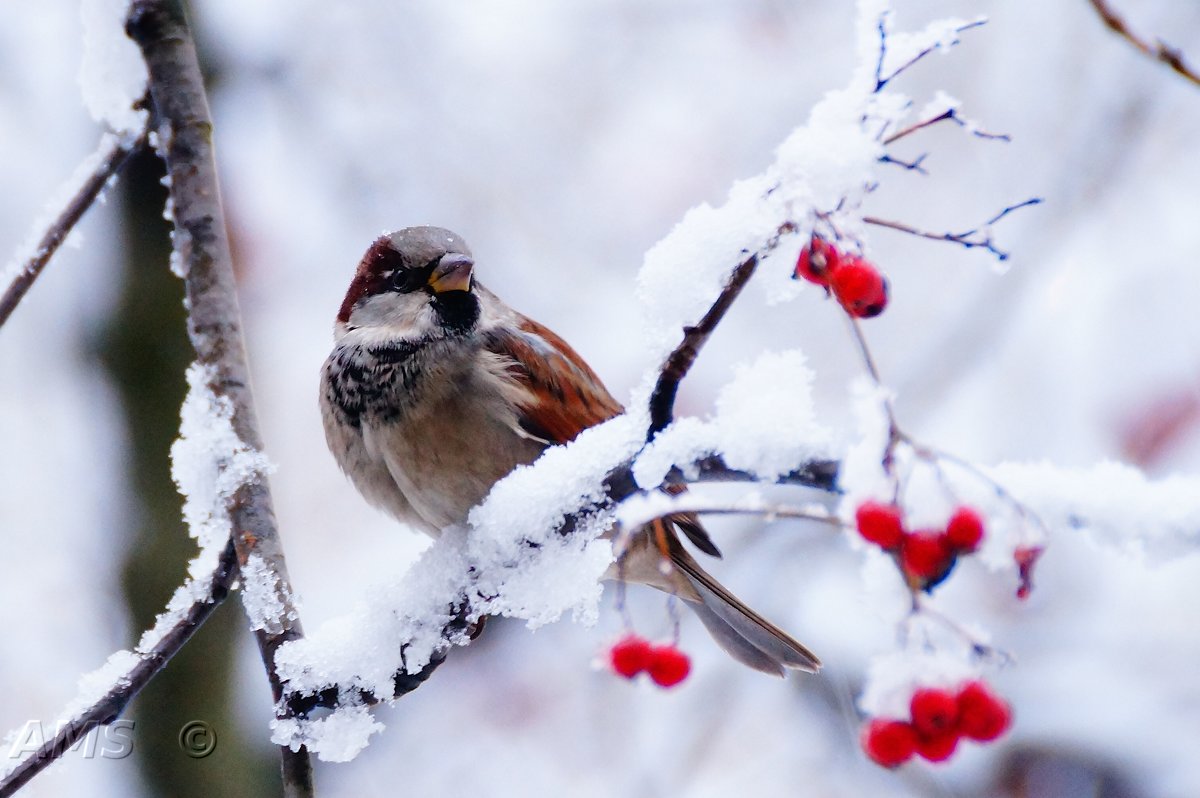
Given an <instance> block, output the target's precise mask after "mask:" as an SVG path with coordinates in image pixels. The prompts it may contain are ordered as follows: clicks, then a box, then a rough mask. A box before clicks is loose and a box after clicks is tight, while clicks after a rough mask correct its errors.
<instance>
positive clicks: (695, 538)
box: [484, 314, 721, 557]
mask: <svg viewBox="0 0 1200 798" xmlns="http://www.w3.org/2000/svg"><path fill="white" fill-rule="evenodd" d="M517 319H518V323H517V324H516V325H515V327H512V328H501V327H496V328H493V329H491V330H489V331H488V332H487V334H486V338H485V343H484V346H485V347H486V348H487V350H488V351H490V352H492V353H493V354H496V355H500V356H501V357H504V358H506V359H507V360H509V361H510V362H511V364H512V365H511V368H512V373H513V374H514V376H515V377H516V378H517V380H519V381H520V382H521V384H522V386H524V387H525V388H526V390H527V391H528V394H529V395H530V396H531V397H532V401H530V402H528V403H527V404H523V405H521V406H520V409H521V417H520V419H519V423H520V424H521V428H522V429H523V430H525V432H527V433H529V434H530V435H533V436H534V437H536V438H540V439H541V440H544V441H546V442H547V443H567V442H568V441H572V440H574V439H575V436H577V435H578V434H579V433H581V432H583V431H584V430H585V429H587V428H588V427H592V426H595V425H596V424H599V423H601V422H604V421H608V420H609V419H610V418H615V417H616V416H618V415H620V414H621V413H622V412H624V410H625V408H623V407H621V403H620V402H618V401H617V400H616V399H614V398H613V396H612V394H610V393H609V392H608V389H607V388H605V387H604V383H603V382H601V381H600V377H598V376H597V375H596V372H594V371H592V369H591V367H590V366H588V364H587V363H586V362H584V359H583V358H581V357H580V356H579V354H578V353H577V352H576V351H575V350H574V349H572V348H571V345H570V344H568V343H567V342H566V341H564V340H563V339H562V338H561V337H560V336H559V335H558V334H557V333H555V332H554V331H553V330H550V329H548V328H546V327H543V326H542V325H540V324H538V323H537V322H536V321H534V320H533V319H530V318H526V317H525V316H521V315H519V314H517ZM665 490H666V491H667V492H668V493H671V494H679V493H682V492H683V490H684V488H683V487H682V486H668V487H666V488H665ZM667 520H669V521H670V522H671V526H674V527H676V528H678V529H679V530H680V531H682V532H683V533H684V534H685V535H687V537H688V540H690V541H692V543H694V544H695V545H696V547H697V548H698V549H700V550H701V551H703V552H704V553H705V554H709V555H712V556H714V557H720V556H721V552H720V550H719V549H718V548H717V546H716V544H714V543H713V541H712V538H711V537H709V535H708V532H707V531H705V529H704V527H703V526H701V525H700V521H699V519H697V518H696V516H695V515H694V514H692V513H680V514H677V515H673V516H669V517H668V519H667ZM663 545H664V547H665V543H664V544H663ZM663 551H664V553H665V551H666V549H665V548H664V549H663Z"/></svg>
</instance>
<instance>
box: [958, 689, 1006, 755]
mask: <svg viewBox="0 0 1200 798" xmlns="http://www.w3.org/2000/svg"><path fill="white" fill-rule="evenodd" d="M1011 725H1012V709H1010V708H1009V706H1008V704H1007V703H1006V702H1005V701H1004V699H1002V698H1000V696H998V695H996V694H995V693H993V692H992V689H991V688H990V687H988V686H987V685H986V684H984V683H983V682H981V681H973V682H967V684H966V685H964V686H963V688H962V689H961V690H959V692H958V728H959V731H960V732H962V735H963V736H964V737H970V738H971V739H972V740H978V741H979V742H981V743H986V742H990V741H992V740H995V739H996V738H997V737H999V736H1000V735H1002V734H1004V732H1006V731H1008V727H1009V726H1011Z"/></svg>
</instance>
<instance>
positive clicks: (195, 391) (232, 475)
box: [171, 363, 272, 578]
mask: <svg viewBox="0 0 1200 798" xmlns="http://www.w3.org/2000/svg"><path fill="white" fill-rule="evenodd" d="M216 379H217V377H216V372H215V371H214V370H213V369H212V368H211V367H208V366H205V365H204V364H201V363H193V364H192V365H191V366H189V367H188V370H187V383H188V394H187V397H186V398H185V399H184V402H183V409H182V410H181V412H180V416H181V417H180V425H179V438H178V440H176V441H175V443H174V444H172V446H171V477H172V478H173V479H174V480H175V485H176V486H177V487H178V488H179V492H180V494H181V495H182V496H183V498H184V501H183V518H184V520H185V521H186V522H187V525H188V533H189V534H190V535H191V536H192V537H194V538H196V541H197V542H198V543H199V544H200V548H201V551H202V553H203V552H209V553H211V554H212V555H213V557H216V556H217V555H218V554H219V553H220V551H221V548H222V547H223V546H224V545H225V542H226V541H227V540H229V535H230V520H229V505H230V502H231V501H233V498H234V495H235V494H236V493H237V491H238V490H239V489H240V488H242V487H243V486H244V485H248V484H251V483H253V482H255V481H257V480H259V479H262V478H264V477H265V476H266V475H267V474H268V473H270V471H271V470H272V465H271V462H270V461H269V460H268V459H267V456H266V455H264V454H263V453H262V452H260V451H258V450H257V449H254V448H252V447H250V446H247V445H246V444H245V443H244V442H243V441H242V439H241V438H239V437H238V434H237V433H236V432H235V431H234V429H233V423H232V419H233V405H232V404H231V403H230V401H229V399H228V398H227V397H224V396H218V395H217V394H216V393H214V392H213V390H212V388H211V387H210V386H211V384H212V383H213V382H215V380H216ZM198 559H199V558H198ZM209 565H211V563H208V562H203V563H200V562H197V561H193V563H192V565H191V566H190V567H189V569H188V572H189V573H190V574H191V575H192V577H193V578H201V577H203V576H206V575H207V574H209V573H211V572H212V568H211V567H208V566H209Z"/></svg>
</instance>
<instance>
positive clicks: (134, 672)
mask: <svg viewBox="0 0 1200 798" xmlns="http://www.w3.org/2000/svg"><path fill="white" fill-rule="evenodd" d="M237 574H238V566H237V553H236V551H235V549H234V546H233V541H230V542H229V543H227V544H226V546H225V550H224V551H223V552H222V553H221V558H220V560H219V561H218V563H217V567H216V569H215V570H214V571H213V573H212V575H211V576H210V577H209V580H208V586H207V589H206V590H205V591H204V592H205V598H204V599H203V600H200V601H196V602H195V603H193V604H192V605H191V606H190V607H189V608H188V609H187V611H186V612H185V613H184V614H183V615H182V616H181V617H180V618H179V620H178V621H177V622H176V623H175V625H174V626H173V627H171V629H170V630H168V631H167V633H166V634H164V635H163V636H162V637H161V638H159V640H158V641H157V642H156V643H155V644H154V646H153V647H152V648H151V649H150V650H149V651H146V652H142V651H139V652H137V653H138V657H139V659H138V663H137V664H136V665H135V666H134V667H133V668H132V669H130V670H129V672H128V673H126V674H125V675H123V676H122V677H121V678H120V679H118V680H117V681H116V682H115V683H114V684H113V686H112V688H110V689H109V691H108V692H107V693H105V694H104V696H103V697H101V698H100V699H99V700H98V701H96V702H95V703H93V704H92V705H91V706H90V707H88V708H87V709H86V710H84V711H83V712H81V713H80V714H78V715H76V716H75V717H73V718H71V719H70V722H69V723H65V724H63V725H62V727H61V728H60V729H59V730H58V732H57V733H56V734H55V735H54V737H52V738H51V739H49V740H47V741H45V742H44V743H43V744H42V746H41V747H40V748H38V750H37V751H36V752H34V753H33V754H31V755H30V756H29V757H27V758H26V759H25V760H24V761H22V762H21V763H20V764H18V765H17V766H16V767H15V768H14V769H13V770H12V772H10V773H9V774H8V775H7V776H6V777H5V778H4V780H3V781H0V798H8V796H10V795H13V794H15V793H16V792H17V790H19V789H21V787H23V786H24V785H25V783H26V782H28V781H29V780H30V779H32V778H33V777H34V776H36V775H37V774H38V773H40V772H41V771H43V770H45V769H46V768H47V767H48V766H49V765H50V764H51V763H52V762H54V760H56V759H58V758H59V757H60V756H62V755H63V754H64V753H66V752H67V751H68V750H70V748H71V746H73V745H75V743H77V742H78V741H79V740H81V739H82V738H83V737H84V736H85V735H87V734H88V733H89V732H90V731H92V730H93V729H95V728H96V727H98V726H106V725H108V724H110V723H112V722H113V721H114V720H116V719H117V718H119V717H120V716H121V713H123V712H124V711H125V708H126V707H127V706H129V702H130V701H132V700H133V698H134V696H136V695H137V694H138V693H140V692H141V690H142V688H143V687H145V686H146V685H147V684H149V683H150V680H151V679H153V678H154V677H155V676H156V675H158V672H159V671H161V670H162V669H163V668H164V667H166V664H167V662H169V661H170V659H171V657H173V656H175V654H176V653H177V652H178V651H179V650H180V649H181V648H183V646H184V644H185V643H187V642H188V641H189V640H191V639H192V635H193V634H195V633H196V631H197V630H198V629H199V628H200V626H201V624H203V623H204V621H205V620H207V619H208V616H209V615H211V614H212V612H213V610H215V609H216V608H217V606H218V605H219V604H220V603H221V602H222V601H224V600H225V598H226V597H227V596H228V595H229V586H230V585H231V584H232V583H233V580H234V579H236V578H237Z"/></svg>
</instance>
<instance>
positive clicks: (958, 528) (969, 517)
mask: <svg viewBox="0 0 1200 798" xmlns="http://www.w3.org/2000/svg"><path fill="white" fill-rule="evenodd" d="M946 540H947V541H948V542H949V543H950V545H951V546H953V547H954V548H955V549H957V550H958V551H961V552H967V553H969V552H972V551H975V550H976V549H977V548H979V543H980V541H982V540H983V516H981V515H980V514H979V513H977V512H975V511H974V510H972V509H971V508H970V507H959V508H958V509H957V510H955V511H954V515H952V516H950V521H949V522H948V523H947V524H946Z"/></svg>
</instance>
